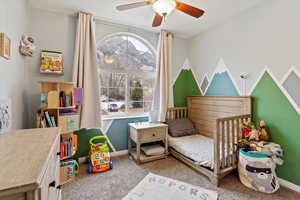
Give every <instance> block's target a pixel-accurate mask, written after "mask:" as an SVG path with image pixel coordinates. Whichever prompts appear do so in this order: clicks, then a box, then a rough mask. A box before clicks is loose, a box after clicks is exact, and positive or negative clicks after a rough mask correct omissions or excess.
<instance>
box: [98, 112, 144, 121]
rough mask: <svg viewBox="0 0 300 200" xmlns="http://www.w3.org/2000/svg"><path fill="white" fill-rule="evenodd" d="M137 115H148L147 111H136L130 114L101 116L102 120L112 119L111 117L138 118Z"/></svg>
mask: <svg viewBox="0 0 300 200" xmlns="http://www.w3.org/2000/svg"><path fill="white" fill-rule="evenodd" d="M139 117H149V114H148V113H136V114H131V115H129V114H128V115H116V116H114V115H106V116H102V121H105V120H113V119H129V118H139Z"/></svg>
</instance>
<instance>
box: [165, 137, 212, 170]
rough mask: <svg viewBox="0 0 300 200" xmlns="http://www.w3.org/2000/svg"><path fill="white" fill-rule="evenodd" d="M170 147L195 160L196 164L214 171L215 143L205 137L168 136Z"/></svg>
mask: <svg viewBox="0 0 300 200" xmlns="http://www.w3.org/2000/svg"><path fill="white" fill-rule="evenodd" d="M168 140H169V146H171V147H173V148H174V149H175V150H176V151H178V152H179V153H181V154H183V155H184V156H186V157H188V158H189V159H191V160H193V161H194V162H195V164H198V165H201V166H204V167H208V168H210V169H213V160H214V141H213V139H211V138H209V137H205V136H203V135H199V134H197V135H190V136H183V137H171V136H168Z"/></svg>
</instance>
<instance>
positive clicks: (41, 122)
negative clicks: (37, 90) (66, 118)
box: [36, 110, 57, 128]
mask: <svg viewBox="0 0 300 200" xmlns="http://www.w3.org/2000/svg"><path fill="white" fill-rule="evenodd" d="M36 118H37V127H38V128H48V127H56V126H57V125H56V122H55V117H54V116H51V115H50V114H49V112H48V111H45V112H43V111H41V110H39V111H38V113H37V117H36Z"/></svg>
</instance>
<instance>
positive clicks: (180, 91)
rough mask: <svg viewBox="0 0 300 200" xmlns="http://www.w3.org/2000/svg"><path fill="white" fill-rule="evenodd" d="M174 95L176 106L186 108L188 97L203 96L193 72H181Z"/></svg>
mask: <svg viewBox="0 0 300 200" xmlns="http://www.w3.org/2000/svg"><path fill="white" fill-rule="evenodd" d="M173 93H174V105H175V106H186V104H187V101H186V97H188V96H191V95H201V92H200V89H199V87H198V84H197V81H196V80H195V77H194V75H193V72H192V70H190V69H183V70H181V72H180V74H179V76H178V78H177V79H176V81H175V83H174V86H173Z"/></svg>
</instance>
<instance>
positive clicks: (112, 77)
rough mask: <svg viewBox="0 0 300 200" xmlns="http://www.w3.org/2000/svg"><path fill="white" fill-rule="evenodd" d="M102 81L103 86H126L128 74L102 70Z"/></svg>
mask: <svg viewBox="0 0 300 200" xmlns="http://www.w3.org/2000/svg"><path fill="white" fill-rule="evenodd" d="M100 81H101V82H100V84H101V87H125V85H126V74H124V73H112V72H106V71H101V72H100Z"/></svg>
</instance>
